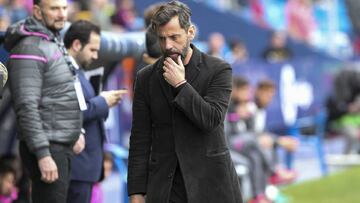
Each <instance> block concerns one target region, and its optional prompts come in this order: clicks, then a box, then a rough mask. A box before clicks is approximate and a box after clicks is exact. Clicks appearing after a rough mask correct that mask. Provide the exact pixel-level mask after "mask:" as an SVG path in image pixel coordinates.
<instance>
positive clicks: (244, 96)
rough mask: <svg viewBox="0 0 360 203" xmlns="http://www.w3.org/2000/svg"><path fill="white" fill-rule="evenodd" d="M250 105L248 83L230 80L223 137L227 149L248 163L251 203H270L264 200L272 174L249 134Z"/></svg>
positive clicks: (251, 134)
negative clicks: (231, 87)
mask: <svg viewBox="0 0 360 203" xmlns="http://www.w3.org/2000/svg"><path fill="white" fill-rule="evenodd" d="M250 101H251V88H250V85H249V83H248V81H247V80H246V79H245V78H242V77H239V76H237V77H234V78H233V90H232V93H231V101H230V106H229V110H228V113H227V117H226V119H225V135H226V136H227V139H228V141H229V145H230V148H231V149H232V150H234V151H236V152H238V153H240V154H241V155H243V156H244V157H246V159H247V160H248V167H249V177H250V185H251V200H250V202H254V203H255V202H263V203H267V202H270V200H269V199H268V198H266V196H265V189H266V186H267V180H268V178H269V177H270V175H271V174H272V171H273V169H272V164H271V162H270V161H269V160H268V159H267V158H266V157H265V156H264V154H263V152H262V151H261V149H260V145H259V144H258V140H257V137H256V136H255V135H254V133H253V132H250V131H248V129H247V128H248V127H247V126H248V125H249V123H248V122H250V121H251V117H252V109H253V108H255V107H254V105H253V103H251V102H250Z"/></svg>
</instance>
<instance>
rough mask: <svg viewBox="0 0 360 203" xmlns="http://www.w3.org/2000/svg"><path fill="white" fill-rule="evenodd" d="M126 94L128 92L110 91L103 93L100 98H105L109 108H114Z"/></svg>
mask: <svg viewBox="0 0 360 203" xmlns="http://www.w3.org/2000/svg"><path fill="white" fill-rule="evenodd" d="M126 93H127V90H110V91H103V92H101V93H100V96H102V97H104V99H105V101H106V103H107V105H108V106H109V107H113V106H115V105H117V104H118V103H119V102H120V101H121V99H122V97H123V95H124V94H126Z"/></svg>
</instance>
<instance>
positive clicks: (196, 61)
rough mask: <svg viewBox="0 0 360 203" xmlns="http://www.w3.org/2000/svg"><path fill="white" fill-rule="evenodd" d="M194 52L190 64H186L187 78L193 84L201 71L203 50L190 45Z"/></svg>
mask: <svg viewBox="0 0 360 203" xmlns="http://www.w3.org/2000/svg"><path fill="white" fill-rule="evenodd" d="M190 46H191V48H192V50H193V53H192V56H191V59H190V61H189V64H187V65H186V69H185V79H186V80H187V82H188V83H190V84H193V82H194V80H195V79H196V78H197V76H198V75H199V73H200V64H201V52H200V51H199V50H198V49H197V48H196V47H195V46H194V45H192V44H191V45H190Z"/></svg>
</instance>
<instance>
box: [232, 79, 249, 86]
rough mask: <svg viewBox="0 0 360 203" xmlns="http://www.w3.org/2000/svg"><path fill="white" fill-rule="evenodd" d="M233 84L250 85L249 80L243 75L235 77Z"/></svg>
mask: <svg viewBox="0 0 360 203" xmlns="http://www.w3.org/2000/svg"><path fill="white" fill-rule="evenodd" d="M233 86H234V88H243V87H246V86H249V81H248V80H247V79H246V78H244V77H242V76H234V77H233Z"/></svg>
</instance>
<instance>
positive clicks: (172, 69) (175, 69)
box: [163, 55, 185, 87]
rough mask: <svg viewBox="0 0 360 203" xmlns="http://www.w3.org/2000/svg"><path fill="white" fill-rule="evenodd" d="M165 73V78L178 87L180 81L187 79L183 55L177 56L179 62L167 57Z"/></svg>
mask: <svg viewBox="0 0 360 203" xmlns="http://www.w3.org/2000/svg"><path fill="white" fill-rule="evenodd" d="M163 69H164V73H163V76H164V78H165V80H166V81H167V82H168V83H169V84H170V85H171V86H173V87H176V86H177V85H178V84H179V83H181V82H182V81H184V80H185V67H184V65H183V62H182V61H181V56H180V55H179V56H178V58H177V63H175V61H173V60H172V59H171V58H170V57H167V58H166V59H165V61H164V67H163Z"/></svg>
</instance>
